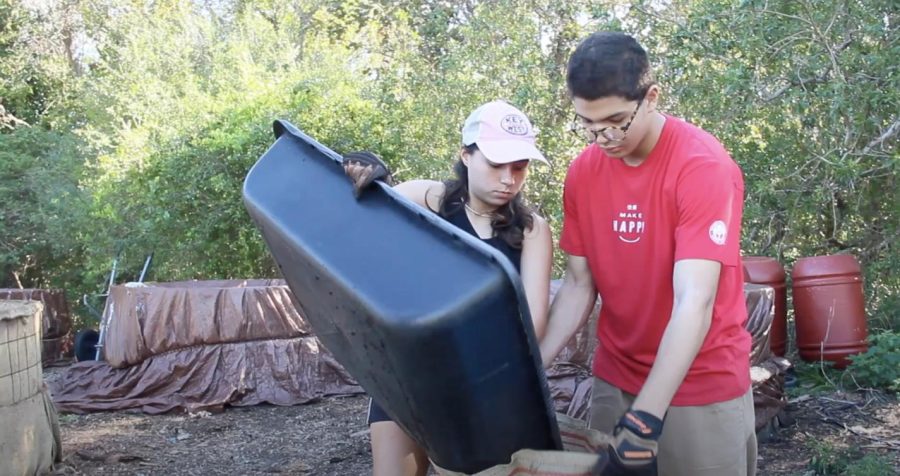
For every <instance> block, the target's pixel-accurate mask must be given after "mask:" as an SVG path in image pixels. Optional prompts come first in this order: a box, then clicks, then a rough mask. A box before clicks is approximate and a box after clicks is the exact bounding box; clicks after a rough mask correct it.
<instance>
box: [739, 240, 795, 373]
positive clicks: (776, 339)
mask: <svg viewBox="0 0 900 476" xmlns="http://www.w3.org/2000/svg"><path fill="white" fill-rule="evenodd" d="M741 260H742V261H743V264H744V278H745V280H746V281H747V282H748V283H754V284H764V285H766V286H771V287H772V288H774V289H775V317H774V318H773V319H772V330H771V331H770V334H769V347H770V348H771V349H772V352H774V353H775V354H776V355H780V356H782V357H784V353H785V350H786V348H787V286H786V285H785V279H786V278H787V275H786V274H785V272H784V267H783V266H781V263H780V262H778V260H776V259H774V258H769V257H768V256H744V257H743V258H741Z"/></svg>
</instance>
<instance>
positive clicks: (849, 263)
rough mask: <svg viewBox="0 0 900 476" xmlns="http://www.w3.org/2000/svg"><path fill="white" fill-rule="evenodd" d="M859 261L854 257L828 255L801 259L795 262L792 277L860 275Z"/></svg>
mask: <svg viewBox="0 0 900 476" xmlns="http://www.w3.org/2000/svg"><path fill="white" fill-rule="evenodd" d="M860 271H861V269H860V266H859V261H857V260H856V257H855V256H853V255H848V254H842V255H827V256H810V257H806V258H800V259H798V260H797V261H795V262H794V268H793V269H792V270H791V277H792V278H794V279H796V278H798V277H799V278H804V277H807V276H833V275H841V274H859V273H860Z"/></svg>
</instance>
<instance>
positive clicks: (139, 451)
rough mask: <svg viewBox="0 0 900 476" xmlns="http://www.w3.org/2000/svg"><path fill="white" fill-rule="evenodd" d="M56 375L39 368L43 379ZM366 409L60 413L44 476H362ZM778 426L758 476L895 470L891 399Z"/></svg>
mask: <svg viewBox="0 0 900 476" xmlns="http://www.w3.org/2000/svg"><path fill="white" fill-rule="evenodd" d="M58 372H59V370H58V368H52V367H51V368H47V369H45V378H46V379H52V378H53V377H54V373H58ZM367 405H368V399H367V398H366V397H364V396H354V397H344V398H331V399H326V400H322V401H319V402H316V403H311V404H308V405H302V406H294V407H275V406H268V405H259V406H254V407H245V408H228V409H226V410H225V411H223V412H221V413H217V414H211V413H208V412H200V413H197V414H173V415H157V416H149V415H144V414H141V413H125V412H109V413H95V414H89V415H73V414H64V415H60V426H61V429H62V441H63V462H62V464H60V465H58V467H57V469H56V470H55V472H54V474H56V475H88V474H89V475H120V474H134V475H160V474H162V475H167V476H170V475H216V474H228V475H236V474H240V475H271V474H299V475H305V474H310V475H325V476H332V475H333V476H338V475H340V476H346V475H364V474H370V473H371V459H372V456H371V452H370V449H369V433H368V429H367V427H366V424H365V413H366V408H367ZM780 420H781V423H782V424H784V425H787V426H785V427H780V428H774V429H773V431H771V435H770V436H769V437H768V440H767V441H765V442H761V443H760V445H759V463H758V464H759V472H758V474H760V475H773V476H782V475H784V476H788V475H791V476H795V475H796V476H800V475H813V474H816V473H815V472H813V471H812V470H811V469H810V468H811V467H812V466H811V459H812V458H814V457H816V456H817V455H820V454H821V451H823V450H822V449H823V448H827V451H831V452H834V453H838V452H840V451H843V450H844V449H847V448H853V449H855V450H854V451H856V452H857V453H855V454H856V456H857V457H858V456H859V453H860V452H861V453H866V454H868V453H877V454H880V455H883V457H884V458H886V459H887V460H888V461H891V462H892V464H893V465H894V468H895V469H896V470H900V402H898V401H897V399H896V398H894V397H885V396H883V395H880V394H874V393H853V394H844V393H840V392H833V393H829V394H820V395H816V396H810V395H801V396H799V397H796V398H794V399H793V400H792V403H791V404H790V405H789V406H788V408H787V411H786V412H785V413H784V414H783V418H781V419H780ZM775 426H776V427H777V426H778V425H775ZM897 474H900V471H898V473H897Z"/></svg>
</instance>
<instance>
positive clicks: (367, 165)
mask: <svg viewBox="0 0 900 476" xmlns="http://www.w3.org/2000/svg"><path fill="white" fill-rule="evenodd" d="M341 163H342V164H343V166H344V173H345V174H347V177H349V178H350V183H352V184H353V196H354V197H356V198H357V199H359V196H360V194H361V193H362V191H363V190H364V189H365V188H367V187H369V186H370V185H372V182H374V181H376V180H381V181H383V182H385V183H387V184H388V185H393V178H392V177H391V172H390V170H388V167H387V164H385V163H384V161H383V160H381V158H380V157H378V156H377V155H375V154H373V153H372V152H368V151H361V152H351V153H349V154H347V155H345V156H344V159H343V160H342V161H341Z"/></svg>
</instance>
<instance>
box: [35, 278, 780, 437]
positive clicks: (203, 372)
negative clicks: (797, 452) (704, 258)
mask: <svg viewBox="0 0 900 476" xmlns="http://www.w3.org/2000/svg"><path fill="white" fill-rule="evenodd" d="M559 285H560V282H559V281H554V282H553V283H551V286H552V288H551V295H553V294H555V293H556V290H557V289H558V288H559ZM745 295H746V298H747V308H748V315H749V316H750V318H749V319H748V328H749V329H750V331H751V334H752V335H753V351H752V352H751V356H750V358H751V361H753V362H754V363H755V364H760V365H764V366H767V368H769V369H770V370H771V371H770V375H769V376H768V377H767V378H766V379H764V380H761V381H759V382H756V381H754V397H755V400H756V404H757V426H758V427H760V426H761V425H765V423H766V422H767V421H768V419H769V418H771V415H774V414H775V413H777V412H778V411H780V410H781V408H783V406H784V404H786V400H785V397H784V391H783V378H784V377H783V372H784V370H785V369H786V367H785V366H784V365H776V364H774V363H771V362H769V361H770V360H771V359H772V357H771V354H770V353H769V352H768V351H767V350H766V349H768V327H769V325H770V323H771V319H772V308H773V306H772V304H773V299H772V297H773V294H772V289H771V288H770V287H768V286H762V285H752V284H748V285H746V287H745ZM292 299H293V295H292V294H291V293H290V290H289V289H288V288H287V286H285V285H284V282H283V281H281V280H244V281H240V280H233V281H199V282H198V281H192V282H183V283H160V284H151V285H149V286H138V287H132V286H128V285H125V286H114V287H113V288H112V289H111V292H110V301H109V304H108V305H107V309H106V312H107V315H108V316H112V320H111V322H110V327H109V331H108V334H107V336H108V339H107V341H106V344H107V347H106V349H105V350H106V352H107V357H108V358H110V359H112V360H114V361H115V363H116V364H117V365H119V366H126V365H128V366H127V367H124V368H112V367H110V366H109V365H107V364H106V363H104V362H82V363H79V364H76V365H74V366H72V367H70V368H69V369H67V371H66V372H65V373H64V374H63V376H62V377H61V378H60V379H59V380H58V381H56V382H55V383H54V384H53V386H52V391H53V396H54V400H55V401H56V403H57V405H58V406H59V408H60V409H61V410H65V411H71V412H88V411H98V410H120V409H139V410H141V411H144V412H146V413H162V412H167V411H172V410H188V411H196V410H200V409H217V408H221V407H222V406H224V405H226V404H228V405H234V406H245V405H254V404H258V403H263V402H267V403H272V404H277V405H294V404H300V403H306V402H309V401H312V400H315V399H317V398H320V397H323V396H328V395H349V394H356V393H361V392H362V389H361V388H360V387H359V386H357V384H356V382H355V381H354V380H353V378H352V377H351V376H350V375H349V374H347V372H346V371H345V370H344V369H343V367H341V366H340V364H338V363H337V361H336V360H335V359H334V358H333V356H332V355H331V354H330V353H329V352H328V351H327V350H326V349H325V348H324V347H323V346H322V345H321V344H320V343H319V342H318V339H316V338H315V337H314V336H311V335H310V332H311V328H310V326H309V324H308V323H307V321H306V320H305V319H304V318H303V317H302V316H301V315H300V314H299V313H298V312H297V310H296V307H295V306H293V305H292V304H291V303H292ZM111 308H112V309H111ZM596 311H597V307H596V306H595V309H594V312H592V313H591V319H590V321H589V322H590V324H589V325H588V326H584V327H583V328H582V329H581V330H580V331H579V332H578V333H577V334H576V335H575V336H574V337H573V338H572V340H571V341H570V342H569V344H568V345H567V346H566V348H565V349H564V350H563V351H562V352H561V353H560V355H559V356H558V357H557V359H556V361H555V362H554V365H553V366H552V367H551V368H550V369H548V371H547V379H548V383H549V385H550V394H551V397H552V398H553V401H554V406H555V409H556V411H557V412H559V413H562V414H565V415H568V416H570V417H573V418H580V419H586V418H587V415H588V413H589V410H590V394H591V386H592V380H591V371H590V367H591V358H592V355H593V350H594V346H595V340H596V339H595V337H594V329H595V326H596V318H597V312H596ZM782 360H783V359H782ZM129 362H131V363H132V364H130V365H129V364H128V363H129ZM785 362H786V361H785ZM788 365H789V364H788ZM757 375H763V374H760V373H758V372H757ZM761 392H763V393H761ZM763 418H765V419H763Z"/></svg>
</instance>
